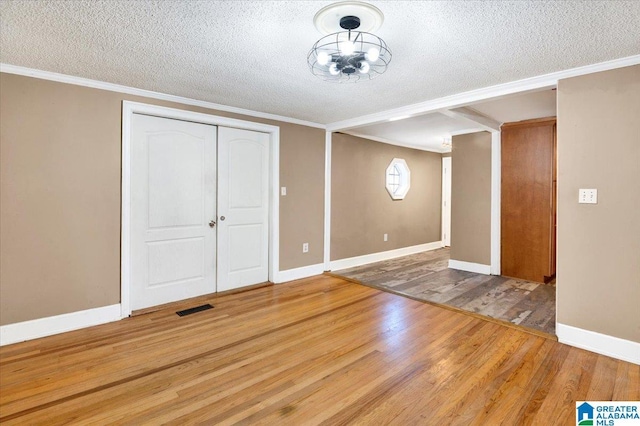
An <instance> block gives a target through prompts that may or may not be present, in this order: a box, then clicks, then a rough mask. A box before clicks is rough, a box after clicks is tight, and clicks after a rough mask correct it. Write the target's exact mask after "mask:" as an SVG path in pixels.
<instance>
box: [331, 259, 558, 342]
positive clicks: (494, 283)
mask: <svg viewBox="0 0 640 426" xmlns="http://www.w3.org/2000/svg"><path fill="white" fill-rule="evenodd" d="M448 264H449V248H442V249H438V250H433V251H427V252H422V253H417V254H412V255H409V256H403V257H398V258H396V259H390V260H385V261H382V262H376V263H371V264H368V265H362V266H357V267H355V268H350V269H344V270H340V271H335V272H333V273H332V275H336V276H340V277H344V278H347V279H349V280H353V281H355V282H358V283H361V284H365V285H368V286H371V287H375V288H379V289H381V290H385V291H391V292H393V293H396V294H401V295H405V296H408V297H412V298H414V299H417V300H424V301H425V302H431V303H436V304H440V305H445V306H450V307H453V308H456V309H460V310H463V311H467V312H471V313H474V314H478V315H483V316H487V317H490V318H494V319H497V320H500V321H506V322H509V323H511V324H514V325H516V326H522V327H526V328H528V329H531V330H533V331H534V332H536V331H537V332H542V333H545V334H549V335H551V336H554V335H555V328H556V327H555V325H556V289H555V284H542V283H535V282H531V281H525V280H519V279H515V278H507V277H501V276H494V275H484V274H476V273H474V272H467V271H459V270H456V269H451V268H449V267H448Z"/></svg>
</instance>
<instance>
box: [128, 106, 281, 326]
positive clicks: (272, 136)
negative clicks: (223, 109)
mask: <svg viewBox="0 0 640 426" xmlns="http://www.w3.org/2000/svg"><path fill="white" fill-rule="evenodd" d="M133 114H145V115H152V116H155V117H161V118H170V119H176V120H184V121H192V122H195V123H202V124H211V125H214V126H222V127H233V128H236V129H243V130H253V131H257V132H262V133H267V134H269V189H270V190H269V280H270V281H271V282H278V278H277V276H278V273H279V261H280V259H279V253H280V251H279V250H280V219H279V218H280V204H279V201H280V200H279V186H280V127H278V126H272V125H268V124H262V123H254V122H251V121H245V120H238V119H235V118H228V117H221V116H216V115H209V114H202V113H198V112H192V111H186V110H181V109H175V108H168V107H161V106H157V105H149V104H143V103H139V102H130V101H122V186H121V197H122V198H121V238H120V307H121V316H122V318H126V317H128V316H130V315H131V298H130V297H131V295H130V292H131V120H132V118H133Z"/></svg>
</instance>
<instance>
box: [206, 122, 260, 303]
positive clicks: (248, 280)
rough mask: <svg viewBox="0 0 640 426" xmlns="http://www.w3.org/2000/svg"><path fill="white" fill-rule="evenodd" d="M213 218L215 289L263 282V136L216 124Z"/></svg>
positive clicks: (219, 289)
mask: <svg viewBox="0 0 640 426" xmlns="http://www.w3.org/2000/svg"><path fill="white" fill-rule="evenodd" d="M218 218H219V220H218V238H219V241H218V244H219V247H220V249H219V251H218V253H219V254H218V291H224V290H229V289H234V288H239V287H244V286H248V285H252V284H258V283H262V282H266V281H268V279H269V250H268V247H269V226H268V223H269V135H267V134H265V133H259V132H252V131H248V130H238V129H230V128H223V127H220V128H219V129H218ZM223 218H224V219H223Z"/></svg>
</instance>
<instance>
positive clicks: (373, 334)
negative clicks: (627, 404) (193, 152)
mask: <svg viewBox="0 0 640 426" xmlns="http://www.w3.org/2000/svg"><path fill="white" fill-rule="evenodd" d="M202 303H211V304H212V305H214V306H215V308H214V309H210V310H207V311H202V312H199V313H196V314H193V315H188V316H185V317H179V316H177V315H176V314H175V311H177V310H180V309H184V308H187V307H189V306H193V305H198V304H202ZM0 386H1V392H0V423H1V424H3V425H12V424H21V425H24V424H29V425H31V424H47V425H55V424H114V423H117V424H132V425H141V424H161V423H162V424H164V423H166V424H176V425H178V424H180V425H182V424H209V425H210V424H294V425H299V424H305V425H307V424H376V425H381V424H399V425H407V424H460V425H467V424H486V425H493V424H500V423H502V424H513V425H521V424H575V423H574V422H575V420H574V419H575V401H576V400H638V399H640V366H638V365H634V364H630V363H626V362H623V361H617V360H615V359H612V358H608V357H605V356H601V355H596V354H593V353H590V352H587V351H584V350H581V349H576V348H572V347H569V346H566V345H563V344H560V343H558V342H556V341H553V340H551V339H546V338H543V337H539V336H535V335H532V334H528V333H524V332H521V331H518V330H514V329H510V328H507V327H504V326H502V325H500V324H496V323H493V322H488V321H483V320H481V319H478V318H474V317H471V316H468V315H463V314H460V313H457V312H452V311H450V310H446V309H442V308H439V307H436V306H432V305H429V304H425V303H421V302H418V301H415V300H411V299H408V298H405V297H401V296H397V295H394V294H390V293H386V292H383V291H380V290H376V289H372V288H369V287H365V286H361V285H358V284H353V283H350V282H347V281H344V280H341V279H338V278H334V277H329V276H318V277H313V278H309V279H305V280H300V281H295V282H292V283H287V284H280V285H276V286H269V287H262V288H258V289H253V290H250V291H247V292H243V293H236V294H227V295H221V296H211V297H203V298H199V299H198V300H193V301H190V303H181V304H176V305H175V306H173V307H172V309H168V308H167V309H163V310H160V311H156V312H151V313H147V314H145V315H140V316H137V317H132V318H128V319H125V320H122V321H118V322H115V323H110V324H105V325H102V326H98V327H92V328H89V329H84V330H78V331H74V332H70V333H65V334H61V335H58V336H52V337H48V338H44V339H39V340H35V341H30V342H24V343H20V344H16V345H10V346H5V347H2V348H0Z"/></svg>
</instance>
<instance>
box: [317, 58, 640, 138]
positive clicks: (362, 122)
mask: <svg viewBox="0 0 640 426" xmlns="http://www.w3.org/2000/svg"><path fill="white" fill-rule="evenodd" d="M638 64H640V55H634V56H628V57H626V58H620V59H614V60H612V61H607V62H600V63H597V64H592V65H586V66H583V67H577V68H571V69H568V70H564V71H558V72H553V73H549V74H544V75H539V76H536V77H530V78H525V79H523V80H517V81H512V82H509V83H504V84H498V85H495V86H489V87H484V88H481V89H476V90H471V91H468V92H462V93H457V94H455V95H451V96H445V97H442V98H437V99H432V100H429V101H425V102H420V103H417V104H412V105H406V106H403V107H399V108H395V109H390V110H387V111H382V112H377V113H374V114H369V115H363V116H360V117H356V118H352V119H349V120H343V121H336V122H333V123H329V124H327V131H330V132H336V131H344V130H347V129H354V128H357V127H362V126H367V125H370V124H376V123H382V122H384V121H389V119H391V118H394V117H398V116H404V115H408V116H414V115H421V114H426V113H429V112H440V111H441V110H449V109H452V108H458V107H463V106H469V105H472V104H473V103H477V102H480V101H484V100H487V99H494V98H497V97H500V96H506V95H512V94H514V93H521V92H528V91H535V90H543V89H547V88H552V87H555V86H556V85H557V84H558V81H559V80H562V79H565V78H570V77H577V76H580V75H586V74H592V73H596V72H601V71H608V70H612V69H616V68H623V67H628V66H632V65H638Z"/></svg>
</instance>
